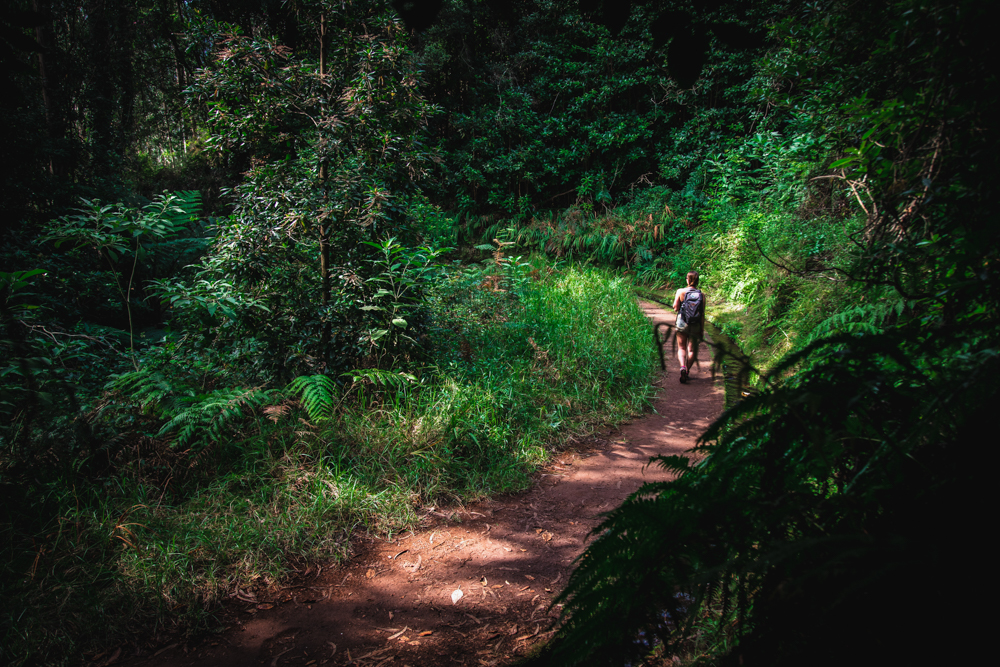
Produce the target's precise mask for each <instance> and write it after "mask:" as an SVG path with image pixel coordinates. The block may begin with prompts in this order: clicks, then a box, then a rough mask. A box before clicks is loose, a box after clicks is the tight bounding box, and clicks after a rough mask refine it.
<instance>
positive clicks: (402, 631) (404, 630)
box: [389, 627, 410, 640]
mask: <svg viewBox="0 0 1000 667" xmlns="http://www.w3.org/2000/svg"><path fill="white" fill-rule="evenodd" d="M409 629H410V628H409V627H405V628H403V629H402V630H400V631H399V632H397V633H396V634H394V635H393V636H391V637H389V639H390V640H391V639H395V638H396V637H401V636H402V635H403V633H404V632H406V631H407V630H409Z"/></svg>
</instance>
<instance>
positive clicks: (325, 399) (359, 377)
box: [288, 368, 417, 423]
mask: <svg viewBox="0 0 1000 667" xmlns="http://www.w3.org/2000/svg"><path fill="white" fill-rule="evenodd" d="M341 377H345V378H349V379H350V380H351V389H358V390H360V389H361V387H363V386H365V385H371V386H382V387H386V388H389V389H396V390H401V389H404V388H406V387H407V386H409V385H411V384H415V383H417V378H416V376H414V375H412V374H410V373H404V372H401V371H390V370H384V369H381V368H363V369H358V370H353V371H348V372H346V373H343V374H341ZM288 389H289V391H291V392H292V393H293V394H295V395H298V396H299V397H300V398H301V400H302V407H303V408H305V410H306V414H307V415H309V421H312V422H316V423H319V422H324V421H328V420H329V419H332V418H333V415H334V412H335V411H336V409H337V406H338V405H339V404H340V403H339V402H335V401H336V398H337V395H338V394H340V388H339V386H338V385H337V382H336V381H335V380H333V378H331V377H330V376H328V375H303V376H301V377H297V378H295V379H294V380H292V382H291V384H289V385H288ZM349 392H350V390H348V392H345V393H344V394H343V396H342V397H341V399H340V402H343V400H344V399H345V398H347V395H348V393H349Z"/></svg>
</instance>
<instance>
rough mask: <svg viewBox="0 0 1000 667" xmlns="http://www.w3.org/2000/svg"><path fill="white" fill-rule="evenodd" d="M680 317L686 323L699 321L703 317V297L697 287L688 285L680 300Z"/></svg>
mask: <svg viewBox="0 0 1000 667" xmlns="http://www.w3.org/2000/svg"><path fill="white" fill-rule="evenodd" d="M680 317H681V319H682V320H684V322H686V323H687V324H695V323H697V322H701V320H702V318H703V317H705V297H704V295H703V294H702V293H701V290H700V289H698V288H697V287H689V288H688V289H687V291H686V292H684V301H682V302H681V312H680Z"/></svg>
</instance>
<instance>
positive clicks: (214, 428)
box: [158, 387, 276, 449]
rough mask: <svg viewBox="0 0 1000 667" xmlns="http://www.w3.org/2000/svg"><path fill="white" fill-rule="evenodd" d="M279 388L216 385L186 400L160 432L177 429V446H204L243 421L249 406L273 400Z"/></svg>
mask: <svg viewBox="0 0 1000 667" xmlns="http://www.w3.org/2000/svg"><path fill="white" fill-rule="evenodd" d="M275 393H276V392H275V391H274V390H263V389H260V388H254V389H243V388H240V387H236V388H226V389H216V390H215V391H213V392H210V393H208V394H202V395H200V396H197V397H194V398H188V399H186V400H185V401H184V407H183V408H182V409H180V410H179V411H178V412H177V414H176V415H175V416H174V417H173V418H172V419H170V421H168V422H167V423H166V424H164V425H163V427H162V428H160V432H159V433H158V435H160V436H163V435H167V434H169V433H171V432H176V433H177V435H176V438H175V440H174V445H175V446H181V447H186V446H190V447H191V448H193V449H201V448H202V447H204V446H206V445H207V444H208V443H209V442H219V441H220V440H222V438H223V436H224V435H225V434H226V433H228V432H230V431H231V430H233V428H234V427H235V425H236V424H237V423H238V422H240V421H242V420H243V419H244V418H245V417H246V414H247V411H248V410H254V409H256V408H259V407H260V406H262V405H263V404H265V403H267V402H268V401H270V400H271V399H272V398H273V396H274V394H275Z"/></svg>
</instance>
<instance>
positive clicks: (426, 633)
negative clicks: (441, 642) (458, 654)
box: [420, 630, 434, 637]
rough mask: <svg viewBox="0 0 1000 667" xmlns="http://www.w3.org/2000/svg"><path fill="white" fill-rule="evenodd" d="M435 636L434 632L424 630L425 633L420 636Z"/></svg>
mask: <svg viewBox="0 0 1000 667" xmlns="http://www.w3.org/2000/svg"><path fill="white" fill-rule="evenodd" d="M433 634H434V631H433V630H424V631H423V632H421V633H420V636H421V637H426V636H427V635H433Z"/></svg>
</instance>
